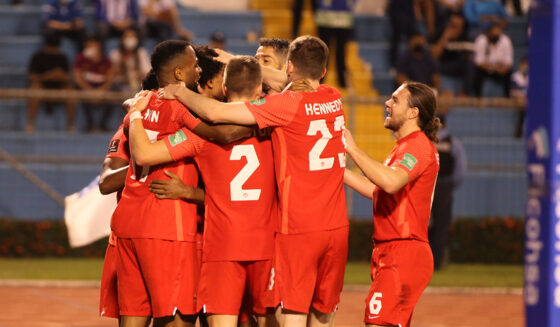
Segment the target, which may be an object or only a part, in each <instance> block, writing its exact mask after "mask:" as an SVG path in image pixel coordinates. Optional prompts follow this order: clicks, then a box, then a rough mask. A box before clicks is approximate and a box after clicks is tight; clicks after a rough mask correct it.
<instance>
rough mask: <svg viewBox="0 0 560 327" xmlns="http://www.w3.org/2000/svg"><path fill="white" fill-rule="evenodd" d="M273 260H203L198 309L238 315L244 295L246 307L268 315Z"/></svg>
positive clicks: (248, 309) (213, 312) (206, 311)
mask: <svg viewBox="0 0 560 327" xmlns="http://www.w3.org/2000/svg"><path fill="white" fill-rule="evenodd" d="M271 268H272V260H259V261H208V262H203V263H202V270H201V273H200V285H199V291H198V309H199V310H200V309H203V310H204V312H205V313H210V314H223V315H239V312H240V308H241V303H242V302H243V297H244V294H245V293H247V295H248V296H247V297H246V300H247V301H249V302H247V305H246V308H247V311H251V310H252V312H254V313H256V314H265V313H266V308H267V306H268V305H267V304H268V303H269V302H270V301H267V298H268V296H267V289H268V286H269V280H270V270H271Z"/></svg>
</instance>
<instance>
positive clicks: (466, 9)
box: [463, 0, 507, 40]
mask: <svg viewBox="0 0 560 327" xmlns="http://www.w3.org/2000/svg"><path fill="white" fill-rule="evenodd" d="M463 15H464V16H465V19H466V20H467V24H468V29H469V38H470V39H471V40H473V39H475V38H476V37H477V36H478V35H480V34H482V33H483V32H484V31H486V30H487V29H488V28H490V27H491V26H493V25H496V24H498V25H500V26H501V27H502V28H505V27H506V25H507V13H506V10H505V8H504V6H502V4H501V3H499V2H498V1H496V0H465V4H464V6H463Z"/></svg>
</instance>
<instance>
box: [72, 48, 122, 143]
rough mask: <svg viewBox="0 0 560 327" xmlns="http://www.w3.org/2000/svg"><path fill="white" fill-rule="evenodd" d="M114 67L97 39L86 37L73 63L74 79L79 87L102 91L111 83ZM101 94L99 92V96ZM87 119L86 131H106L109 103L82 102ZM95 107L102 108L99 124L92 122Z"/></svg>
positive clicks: (109, 109)
mask: <svg viewBox="0 0 560 327" xmlns="http://www.w3.org/2000/svg"><path fill="white" fill-rule="evenodd" d="M114 75H115V73H114V69H113V68H112V66H111V61H110V60H109V58H107V56H105V54H104V53H103V48H102V45H101V43H100V42H99V40H97V39H95V38H90V39H88V40H87V41H86V42H85V44H84V51H82V53H80V54H78V56H77V57H76V60H75V63H74V79H75V81H76V85H77V86H78V88H79V89H82V90H87V91H92V92H104V91H107V90H109V88H110V87H111V86H112V84H113V78H114ZM101 97H102V94H99V98H101ZM83 106H84V109H85V114H86V120H87V131H88V132H92V131H97V130H101V131H106V130H107V122H108V120H109V118H110V116H111V110H112V106H111V104H105V103H99V102H96V101H90V102H86V103H84V104H83ZM97 108H100V109H101V110H102V117H101V121H100V122H99V124H94V117H93V113H94V111H96V109H97Z"/></svg>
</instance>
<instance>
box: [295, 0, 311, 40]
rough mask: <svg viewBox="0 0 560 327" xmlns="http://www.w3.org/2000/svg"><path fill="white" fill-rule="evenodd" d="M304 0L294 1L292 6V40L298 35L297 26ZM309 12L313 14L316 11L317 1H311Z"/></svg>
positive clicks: (299, 21)
mask: <svg viewBox="0 0 560 327" xmlns="http://www.w3.org/2000/svg"><path fill="white" fill-rule="evenodd" d="M304 2H305V0H294V4H293V6H292V39H295V38H296V37H298V35H299V26H300V24H301V13H302V12H303V4H304ZM311 10H312V11H313V14H315V11H316V10H317V0H311Z"/></svg>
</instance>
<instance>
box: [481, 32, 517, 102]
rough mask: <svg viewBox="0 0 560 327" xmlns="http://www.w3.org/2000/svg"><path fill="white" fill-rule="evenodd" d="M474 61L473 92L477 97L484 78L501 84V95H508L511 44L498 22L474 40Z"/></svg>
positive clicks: (511, 54)
mask: <svg viewBox="0 0 560 327" xmlns="http://www.w3.org/2000/svg"><path fill="white" fill-rule="evenodd" d="M474 63H475V65H476V68H475V74H474V92H475V95H476V96H477V97H480V96H482V90H483V86H484V81H485V80H486V79H492V80H494V81H495V82H497V83H500V84H501V85H502V86H503V95H502V96H504V97H507V96H509V89H510V83H511V81H510V79H511V68H512V65H513V45H512V43H511V39H510V38H509V37H508V36H507V35H505V34H503V28H502V25H501V24H500V23H496V24H494V25H492V26H491V27H490V28H488V30H487V31H486V33H485V34H481V35H479V36H478V37H477V38H476V40H475V41H474Z"/></svg>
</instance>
